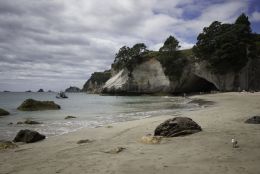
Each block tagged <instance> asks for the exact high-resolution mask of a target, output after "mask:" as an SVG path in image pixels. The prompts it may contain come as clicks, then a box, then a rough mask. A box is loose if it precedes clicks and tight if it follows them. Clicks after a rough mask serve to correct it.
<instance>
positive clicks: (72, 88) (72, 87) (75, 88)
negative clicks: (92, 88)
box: [65, 86, 81, 92]
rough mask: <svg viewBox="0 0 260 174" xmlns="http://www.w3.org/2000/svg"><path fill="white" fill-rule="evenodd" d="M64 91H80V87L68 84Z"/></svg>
mask: <svg viewBox="0 0 260 174" xmlns="http://www.w3.org/2000/svg"><path fill="white" fill-rule="evenodd" d="M65 92H81V89H79V88H78V87H76V86H70V87H69V88H67V89H66V90H65Z"/></svg>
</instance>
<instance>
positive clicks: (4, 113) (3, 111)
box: [0, 108, 10, 116]
mask: <svg viewBox="0 0 260 174" xmlns="http://www.w3.org/2000/svg"><path fill="white" fill-rule="evenodd" d="M9 114H10V113H9V112H8V111H6V110H4V109H2V108H0V116H5V115H9Z"/></svg>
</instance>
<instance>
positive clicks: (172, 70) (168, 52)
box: [158, 36, 187, 80]
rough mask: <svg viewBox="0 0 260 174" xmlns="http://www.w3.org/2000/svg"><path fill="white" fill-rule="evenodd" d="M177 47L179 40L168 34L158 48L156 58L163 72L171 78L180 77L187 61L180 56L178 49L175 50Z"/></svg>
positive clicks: (176, 78)
mask: <svg viewBox="0 0 260 174" xmlns="http://www.w3.org/2000/svg"><path fill="white" fill-rule="evenodd" d="M178 48H180V46H179V41H178V40H177V39H176V38H175V37H173V36H169V37H168V38H167V39H166V41H165V42H164V45H163V46H162V47H161V48H160V49H159V56H158V60H159V61H160V63H161V64H162V66H163V67H164V73H165V74H166V75H167V76H168V77H169V78H170V79H171V80H178V79H180V77H181V74H182V72H183V68H184V66H185V65H186V63H187V60H186V59H185V58H182V56H181V54H180V51H177V50H178Z"/></svg>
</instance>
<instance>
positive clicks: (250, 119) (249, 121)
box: [245, 116, 260, 124]
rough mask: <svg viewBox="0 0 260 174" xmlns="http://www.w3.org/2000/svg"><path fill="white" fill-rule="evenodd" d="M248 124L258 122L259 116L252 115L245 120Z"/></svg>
mask: <svg viewBox="0 0 260 174" xmlns="http://www.w3.org/2000/svg"><path fill="white" fill-rule="evenodd" d="M245 123H248V124H260V116H253V117H251V118H249V119H247V120H246V121H245Z"/></svg>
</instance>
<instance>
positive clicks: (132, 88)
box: [103, 59, 170, 93]
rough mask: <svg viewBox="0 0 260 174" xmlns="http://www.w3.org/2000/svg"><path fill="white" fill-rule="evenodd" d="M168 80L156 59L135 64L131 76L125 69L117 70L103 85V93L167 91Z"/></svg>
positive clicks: (168, 86)
mask: <svg viewBox="0 0 260 174" xmlns="http://www.w3.org/2000/svg"><path fill="white" fill-rule="evenodd" d="M169 91H170V81H169V79H168V77H167V76H166V75H165V74H164V71H163V67H162V65H161V64H160V62H159V61H157V60H156V59H150V60H149V61H146V62H143V63H141V64H140V65H137V66H136V67H135V68H134V70H133V72H132V74H131V76H130V75H129V72H128V70H127V69H123V70H121V71H119V72H118V73H117V74H116V75H115V76H113V77H112V78H110V79H109V80H108V81H107V82H106V84H105V85H104V87H103V92H105V93H120V92H126V93H156V92H169Z"/></svg>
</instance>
